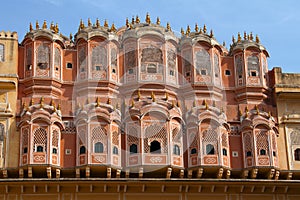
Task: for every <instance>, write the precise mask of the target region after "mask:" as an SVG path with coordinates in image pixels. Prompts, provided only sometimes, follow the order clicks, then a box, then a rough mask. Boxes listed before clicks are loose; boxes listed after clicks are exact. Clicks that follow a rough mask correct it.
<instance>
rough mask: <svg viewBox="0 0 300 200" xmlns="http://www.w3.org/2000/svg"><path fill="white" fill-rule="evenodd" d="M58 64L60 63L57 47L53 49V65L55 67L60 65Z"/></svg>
mask: <svg viewBox="0 0 300 200" xmlns="http://www.w3.org/2000/svg"><path fill="white" fill-rule="evenodd" d="M60 64H61V53H60V50H59V48H55V51H54V65H55V66H56V67H60Z"/></svg>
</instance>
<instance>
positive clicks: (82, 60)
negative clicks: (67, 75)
mask: <svg viewBox="0 0 300 200" xmlns="http://www.w3.org/2000/svg"><path fill="white" fill-rule="evenodd" d="M78 61H79V68H80V72H85V71H86V48H85V46H83V47H80V49H79V51H78Z"/></svg>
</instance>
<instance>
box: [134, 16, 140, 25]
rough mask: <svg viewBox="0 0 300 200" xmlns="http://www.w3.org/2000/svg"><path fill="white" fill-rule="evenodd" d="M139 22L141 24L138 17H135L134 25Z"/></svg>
mask: <svg viewBox="0 0 300 200" xmlns="http://www.w3.org/2000/svg"><path fill="white" fill-rule="evenodd" d="M140 22H141V20H140V18H139V16H138V15H137V16H136V17H135V23H137V24H139V23H140Z"/></svg>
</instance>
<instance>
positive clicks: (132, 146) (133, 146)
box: [129, 144, 137, 154]
mask: <svg viewBox="0 0 300 200" xmlns="http://www.w3.org/2000/svg"><path fill="white" fill-rule="evenodd" d="M129 149H130V150H129V151H130V154H134V153H137V145H136V144H132V145H130V148H129Z"/></svg>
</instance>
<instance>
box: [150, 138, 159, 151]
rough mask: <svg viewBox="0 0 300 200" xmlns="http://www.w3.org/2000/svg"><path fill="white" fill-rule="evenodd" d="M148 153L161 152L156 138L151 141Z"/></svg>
mask: <svg viewBox="0 0 300 200" xmlns="http://www.w3.org/2000/svg"><path fill="white" fill-rule="evenodd" d="M150 153H161V147H160V143H159V142H158V141H156V140H154V141H153V142H151V145H150Z"/></svg>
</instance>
